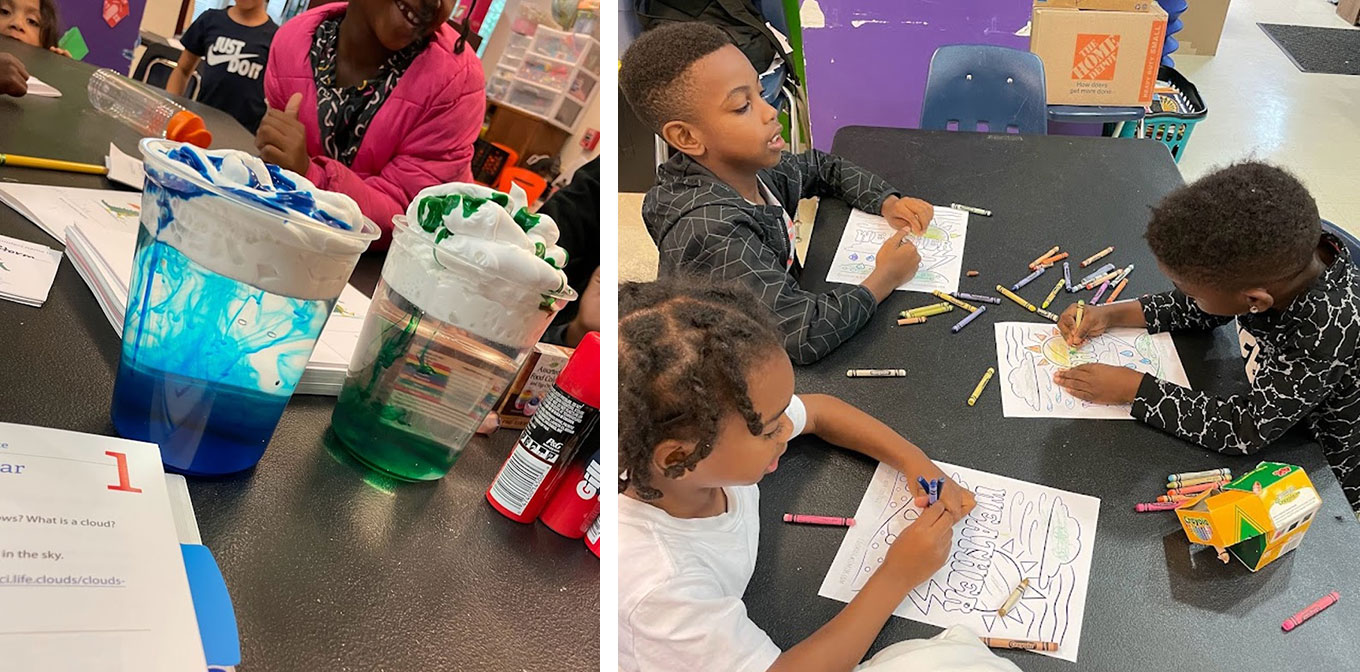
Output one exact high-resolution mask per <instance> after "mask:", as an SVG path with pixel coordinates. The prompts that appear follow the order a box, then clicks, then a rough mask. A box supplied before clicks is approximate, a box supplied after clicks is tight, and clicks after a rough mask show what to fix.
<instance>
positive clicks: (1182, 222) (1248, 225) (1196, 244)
mask: <svg viewBox="0 0 1360 672" xmlns="http://www.w3.org/2000/svg"><path fill="white" fill-rule="evenodd" d="M1321 236H1322V224H1321V218H1320V216H1319V215H1318V207H1317V202H1316V201H1314V200H1313V197H1312V196H1311V195H1310V194H1309V193H1308V189H1307V188H1305V187H1304V186H1303V183H1302V182H1299V180H1298V178H1296V177H1294V176H1293V175H1292V174H1290V173H1289V172H1288V171H1286V170H1284V169H1283V168H1279V167H1277V166H1272V165H1269V164H1265V163H1261V162H1258V161H1246V162H1242V163H1236V164H1233V165H1230V166H1227V167H1226V168H1220V169H1218V170H1216V171H1214V172H1212V173H1209V174H1208V175H1205V176H1204V177H1202V178H1200V179H1198V180H1196V181H1194V182H1193V183H1191V184H1188V185H1186V186H1184V187H1181V188H1180V189H1177V190H1176V191H1173V192H1171V193H1170V194H1169V195H1167V197H1166V198H1164V199H1162V202H1161V203H1158V204H1157V205H1156V206H1155V207H1153V209H1152V220H1151V221H1149V222H1148V228H1147V233H1146V234H1145V237H1146V238H1147V241H1148V246H1149V247H1151V248H1152V253H1153V254H1155V255H1157V260H1158V261H1160V262H1162V264H1164V265H1165V266H1166V267H1167V268H1170V269H1172V270H1173V271H1175V272H1176V273H1177V274H1181V275H1183V276H1184V277H1186V278H1187V279H1189V280H1191V281H1193V282H1197V283H1204V284H1207V285H1213V286H1217V287H1221V288H1223V289H1241V288H1245V287H1249V286H1252V285H1259V284H1263V283H1266V282H1271V281H1274V280H1278V279H1281V278H1285V277H1289V276H1291V275H1293V274H1294V273H1297V272H1298V271H1299V270H1300V269H1302V268H1303V267H1304V266H1306V265H1307V264H1308V263H1309V262H1310V260H1311V259H1312V258H1313V252H1314V250H1315V249H1316V248H1317V244H1318V240H1319V238H1321Z"/></svg>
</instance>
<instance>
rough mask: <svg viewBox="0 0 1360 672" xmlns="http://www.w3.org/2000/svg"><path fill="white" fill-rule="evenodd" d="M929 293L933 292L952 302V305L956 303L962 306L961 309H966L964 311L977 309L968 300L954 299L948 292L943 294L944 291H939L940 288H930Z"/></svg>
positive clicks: (938, 296)
mask: <svg viewBox="0 0 1360 672" xmlns="http://www.w3.org/2000/svg"><path fill="white" fill-rule="evenodd" d="M930 293H931V294H934V295H935V296H936V297H937V298H941V299H944V300H945V301H946V302H948V303H952V304H954V305H956V306H958V307H960V308H962V309H964V310H966V311H968V312H970V313H971V312H974V311H976V310H977V309H978V307H977V306H975V305H973V304H971V303H968V302H966V301H960V300H958V299H956V298H954V297H952V296H950V295H948V294H945V293H944V292H942V291H940V290H938V289H934V290H931V292H930Z"/></svg>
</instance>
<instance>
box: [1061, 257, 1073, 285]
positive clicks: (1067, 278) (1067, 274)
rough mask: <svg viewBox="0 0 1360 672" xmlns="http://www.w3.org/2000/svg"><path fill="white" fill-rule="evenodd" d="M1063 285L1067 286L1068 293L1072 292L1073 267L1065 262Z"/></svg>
mask: <svg viewBox="0 0 1360 672" xmlns="http://www.w3.org/2000/svg"><path fill="white" fill-rule="evenodd" d="M1063 284H1064V285H1066V287H1067V291H1069V292H1070V291H1072V265H1071V264H1069V263H1067V262H1065V261H1064V262H1063Z"/></svg>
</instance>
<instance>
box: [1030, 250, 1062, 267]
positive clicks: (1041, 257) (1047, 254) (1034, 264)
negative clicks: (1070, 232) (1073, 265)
mask: <svg viewBox="0 0 1360 672" xmlns="http://www.w3.org/2000/svg"><path fill="white" fill-rule="evenodd" d="M1057 253H1058V246H1057V245H1054V246H1053V249H1051V250H1049V251H1047V252H1045V253H1043V254H1041V255H1039V258H1038V259H1035V260H1034V261H1031V262H1030V263H1029V267H1030V268H1035V267H1037V266H1038V265H1039V264H1040V263H1042V262H1043V260H1045V259H1047V258H1049V257H1051V256H1053V255H1055V254H1057Z"/></svg>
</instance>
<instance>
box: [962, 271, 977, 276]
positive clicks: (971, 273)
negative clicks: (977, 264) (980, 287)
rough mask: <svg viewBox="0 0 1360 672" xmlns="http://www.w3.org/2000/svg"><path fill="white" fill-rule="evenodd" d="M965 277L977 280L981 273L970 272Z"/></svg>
mask: <svg viewBox="0 0 1360 672" xmlns="http://www.w3.org/2000/svg"><path fill="white" fill-rule="evenodd" d="M964 275H966V276H968V277H970V278H976V277H977V276H978V275H979V273H978V272H977V271H968V272H967V273H964Z"/></svg>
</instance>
